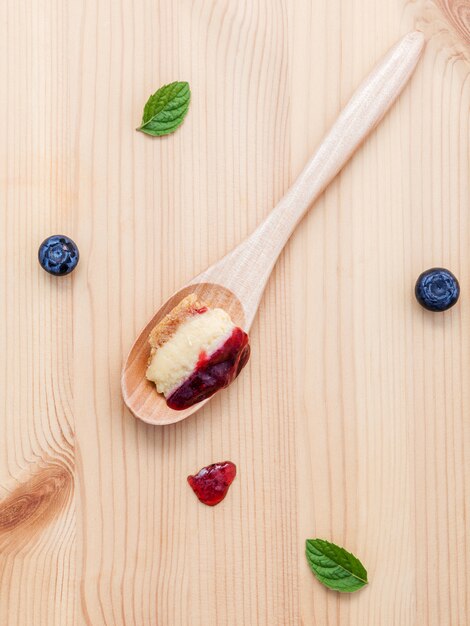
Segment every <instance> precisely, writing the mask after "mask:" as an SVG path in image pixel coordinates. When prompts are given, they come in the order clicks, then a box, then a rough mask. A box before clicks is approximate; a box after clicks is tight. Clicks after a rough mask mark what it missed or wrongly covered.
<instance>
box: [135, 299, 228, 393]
mask: <svg viewBox="0 0 470 626" xmlns="http://www.w3.org/2000/svg"><path fill="white" fill-rule="evenodd" d="M234 328H235V324H234V323H233V322H232V320H231V319H230V316H229V315H228V314H227V313H226V312H225V311H224V310H223V309H208V310H207V311H205V312H203V313H197V314H195V315H192V316H190V317H188V318H187V319H186V320H185V321H184V322H182V323H181V324H180V325H179V326H178V328H177V329H176V331H175V332H174V333H173V335H172V336H171V337H170V338H169V339H168V341H166V342H165V343H164V344H163V345H162V346H160V347H159V348H157V349H156V350H155V351H154V352H153V355H152V356H151V360H150V363H149V366H148V368H147V378H148V379H149V380H151V381H153V382H154V383H155V385H156V387H157V391H158V392H159V393H163V395H164V396H165V397H168V396H169V395H171V393H172V392H173V391H174V390H175V389H177V388H178V387H179V386H180V385H181V384H182V383H183V382H184V381H185V380H186V379H187V378H188V377H189V376H190V375H191V374H192V373H193V372H194V370H195V369H196V368H197V365H198V363H199V362H200V361H201V359H202V360H206V359H209V358H210V357H211V356H212V355H213V354H214V353H215V352H217V350H219V348H220V347H221V346H222V345H223V344H224V343H225V342H226V341H227V340H228V338H229V337H230V336H231V334H232V332H233V330H234Z"/></svg>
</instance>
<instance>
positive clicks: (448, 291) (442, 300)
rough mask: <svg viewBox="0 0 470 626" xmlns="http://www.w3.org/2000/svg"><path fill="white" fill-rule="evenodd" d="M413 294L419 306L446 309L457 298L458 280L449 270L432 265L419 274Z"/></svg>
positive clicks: (458, 291)
mask: <svg viewBox="0 0 470 626" xmlns="http://www.w3.org/2000/svg"><path fill="white" fill-rule="evenodd" d="M415 295H416V299H417V300H418V302H419V303H420V304H421V306H423V307H424V308H425V309H428V311H447V309H450V307H451V306H454V304H455V303H456V302H457V300H458V299H459V295H460V286H459V281H458V280H457V279H456V278H455V276H454V275H453V274H452V272H449V270H446V269H444V268H442V267H433V268H432V269H430V270H426V271H425V272H423V273H422V274H421V275H420V276H419V278H418V280H417V281H416V286H415Z"/></svg>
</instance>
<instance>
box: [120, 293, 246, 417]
mask: <svg viewBox="0 0 470 626" xmlns="http://www.w3.org/2000/svg"><path fill="white" fill-rule="evenodd" d="M190 293H195V294H197V295H198V297H199V298H200V299H201V300H203V301H204V302H207V303H208V304H209V305H210V306H211V307H220V308H221V309H224V310H225V311H227V313H228V314H229V315H230V317H231V318H232V320H233V322H234V323H235V324H236V325H237V326H240V328H243V329H244V330H248V329H247V328H246V315H245V310H244V308H243V305H242V303H241V302H240V300H239V299H238V298H237V296H236V295H235V294H234V293H233V292H232V291H230V289H227V288H226V287H224V286H223V285H218V284H216V283H208V282H200V283H193V284H191V285H187V286H186V287H183V288H182V289H180V290H179V291H177V292H176V293H174V294H173V295H172V296H171V298H169V299H168V300H167V301H166V302H165V304H164V305H163V306H162V307H161V308H160V309H159V310H158V311H157V313H155V315H154V316H153V317H152V319H151V320H150V321H149V323H148V324H147V325H146V327H145V328H144V329H143V331H142V332H141V333H140V335H139V336H138V338H137V340H136V342H135V343H134V345H133V346H132V349H131V351H130V353H129V356H128V357H127V360H126V362H125V364H124V368H123V372H122V379H121V387H122V395H123V398H124V402H125V403H126V405H127V407H128V408H129V409H130V410H131V411H132V413H133V414H134V415H135V417H138V418H139V419H141V420H143V421H144V422H147V423H148V424H160V425H164V424H173V423H174V422H179V421H180V420H182V419H184V418H185V417H188V416H189V415H191V414H192V413H194V412H195V411H197V410H198V409H200V408H201V407H202V406H203V405H204V404H205V403H206V402H208V401H209V400H210V398H208V399H207V400H204V401H203V402H199V403H198V404H195V405H193V406H191V407H189V408H188V409H185V410H183V411H174V410H173V409H170V408H169V407H168V406H167V404H166V401H165V398H164V396H163V395H161V394H159V393H157V391H156V389H155V384H154V383H153V382H151V381H150V380H147V378H146V377H145V372H146V370H147V363H148V359H149V354H150V347H149V343H148V336H149V334H150V331H151V330H152V328H153V327H154V326H155V325H156V324H158V322H159V321H160V320H161V319H163V318H164V317H165V315H167V314H168V313H169V312H170V311H171V310H172V309H173V308H174V307H175V306H176V305H177V304H178V303H179V302H181V300H183V298H185V297H186V296H187V295H189V294H190Z"/></svg>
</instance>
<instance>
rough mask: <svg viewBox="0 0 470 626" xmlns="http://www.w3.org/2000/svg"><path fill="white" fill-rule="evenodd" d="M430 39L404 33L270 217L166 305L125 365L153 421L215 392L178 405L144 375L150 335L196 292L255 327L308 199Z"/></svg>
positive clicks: (369, 125) (139, 407) (178, 416)
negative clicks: (172, 405) (174, 406)
mask: <svg viewBox="0 0 470 626" xmlns="http://www.w3.org/2000/svg"><path fill="white" fill-rule="evenodd" d="M423 46H424V37H423V35H422V33H420V32H417V31H415V32H411V33H409V34H408V35H406V36H405V37H403V39H401V40H400V41H399V42H398V43H397V44H396V45H395V46H394V47H393V48H391V49H390V50H389V52H388V53H387V55H386V56H385V57H384V58H383V59H382V61H381V62H380V63H379V64H378V65H377V66H376V67H375V69H374V70H373V71H372V72H371V73H370V74H369V76H368V77H367V78H366V79H365V81H364V82H363V83H362V84H361V85H360V87H359V88H358V89H357V90H356V92H355V93H354V95H353V96H352V98H351V100H350V101H349V102H348V104H347V105H346V107H345V108H344V110H343V111H342V113H341V114H340V116H339V118H338V119H337V121H336V122H335V124H334V125H333V127H332V128H331V130H330V131H329V133H328V134H327V135H326V137H325V138H324V140H323V142H322V143H321V145H320V147H319V148H318V150H317V151H316V153H315V154H314V156H313V157H312V159H311V160H310V161H309V162H308V163H307V165H306V166H305V168H304V170H303V171H302V173H301V174H300V176H299V177H298V179H297V180H296V181H295V183H294V184H293V185H292V187H291V188H290V189H289V190H288V192H287V193H286V195H285V196H284V197H283V198H282V199H281V200H280V201H279V203H278V204H277V206H276V207H275V208H274V209H273V210H272V211H271V213H270V214H269V215H268V217H267V218H266V219H265V220H264V221H263V222H262V223H261V224H260V225H259V226H258V228H257V229H256V230H255V231H254V232H253V233H252V235H250V236H249V237H248V238H247V239H246V240H245V241H243V242H242V243H241V244H239V245H238V246H237V247H236V248H235V249H234V250H233V251H232V252H230V253H229V254H227V255H226V256H225V257H224V258H223V259H221V260H220V261H218V262H217V263H215V264H214V265H212V266H211V267H209V268H208V269H207V270H206V271H205V272H203V273H202V274H199V276H196V278H193V279H192V280H191V281H190V282H189V283H188V284H187V285H186V286H185V287H183V288H182V289H180V290H179V291H178V292H177V293H175V294H174V295H173V296H171V298H170V299H169V300H168V301H167V302H166V303H165V304H164V305H163V306H162V307H161V308H160V309H159V311H158V312H157V313H156V314H155V315H154V316H153V318H152V319H151V320H150V321H149V323H148V324H147V326H146V327H145V328H144V329H143V331H142V332H141V333H140V335H139V337H138V338H137V340H136V341H135V343H134V345H133V346H132V349H131V351H130V353H129V356H128V357H127V360H126V362H125V365H124V368H123V372H122V380H121V385H122V394H123V397H124V402H125V403H126V405H127V406H128V407H129V409H130V410H131V412H132V413H133V414H134V415H135V417H138V418H139V419H141V420H143V421H144V422H148V423H149V424H160V425H163V424H172V423H174V422H178V421H180V420H182V419H185V418H186V417H188V416H189V415H191V414H192V413H194V412H195V411H197V410H199V409H200V408H201V407H202V406H203V405H204V404H205V403H206V402H208V400H205V401H203V402H200V403H199V404H196V405H194V406H192V407H190V408H189V409H186V410H183V411H174V410H172V409H170V408H169V407H168V406H167V404H166V402H165V398H164V397H163V396H162V395H160V394H158V393H157V391H156V389H155V385H154V384H153V383H151V382H149V381H148V380H147V379H146V377H145V372H146V369H147V361H148V357H149V353H150V348H149V344H148V335H149V333H150V331H151V329H152V328H153V327H154V326H155V324H156V323H157V322H158V321H159V320H161V319H162V317H163V316H164V315H166V314H167V313H168V312H169V311H170V310H171V309H172V308H173V307H174V306H176V304H178V302H180V300H182V299H183V298H184V297H185V296H186V295H187V294H189V293H191V292H195V293H197V294H198V295H199V296H200V297H201V299H203V300H205V301H206V302H208V303H209V304H210V305H211V306H217V307H221V308H223V309H225V310H226V311H227V312H228V313H229V314H230V316H231V317H232V319H233V321H234V322H235V323H236V324H237V325H238V326H240V327H241V328H243V329H244V330H246V331H248V330H249V328H250V326H251V324H252V322H253V318H254V316H255V314H256V311H257V309H258V306H259V302H260V299H261V296H262V294H263V291H264V288H265V286H266V283H267V281H268V278H269V276H270V274H271V271H272V269H273V267H274V264H275V263H276V260H277V258H278V256H279V254H280V252H281V250H282V249H283V248H284V246H285V245H286V243H287V241H288V239H289V237H290V236H291V234H292V232H293V230H294V229H295V227H296V226H297V224H298V223H299V221H300V219H301V218H302V217H303V215H304V214H305V212H306V211H307V209H308V208H309V206H310V205H311V204H312V203H313V202H314V201H315V200H316V199H317V198H318V196H319V195H320V194H321V193H322V191H323V190H324V189H325V187H326V186H327V185H328V184H329V183H330V182H331V180H332V179H333V178H334V177H335V176H336V174H337V173H338V172H339V171H340V170H341V168H342V167H343V166H344V165H345V163H346V162H347V161H348V160H349V158H350V157H351V155H352V154H353V152H354V151H355V150H356V148H357V147H358V146H359V145H360V144H361V142H362V141H363V140H364V139H365V137H367V135H368V134H369V133H370V131H371V130H372V129H373V128H374V127H375V126H376V125H377V124H378V122H379V121H380V119H381V118H382V116H383V115H384V114H385V113H386V111H387V110H388V109H389V107H390V106H391V105H392V103H393V102H394V101H395V99H396V98H397V97H398V95H399V94H400V92H401V91H402V89H403V87H404V86H405V85H406V83H407V81H408V79H409V78H410V76H411V74H412V73H413V70H414V69H415V67H416V64H417V62H418V59H419V57H420V55H421V52H422V50H423Z"/></svg>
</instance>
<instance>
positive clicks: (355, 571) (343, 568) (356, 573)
mask: <svg viewBox="0 0 470 626" xmlns="http://www.w3.org/2000/svg"><path fill="white" fill-rule="evenodd" d="M305 548H306V549H305V556H306V557H307V561H308V564H309V566H310V569H311V570H312V572H313V573H314V574H315V576H316V577H317V578H318V580H319V581H320V582H321V583H323V584H324V585H325V586H326V587H329V588H330V589H334V590H335V591H344V592H352V591H357V590H358V589H361V587H364V585H367V572H366V570H365V568H364V566H363V565H362V563H361V562H360V561H359V559H357V558H356V557H355V556H354V555H353V554H351V553H350V552H347V551H346V550H345V549H344V548H340V547H339V546H336V545H335V544H334V543H330V542H329V541H325V540H324V539H307V541H306V542H305Z"/></svg>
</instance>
